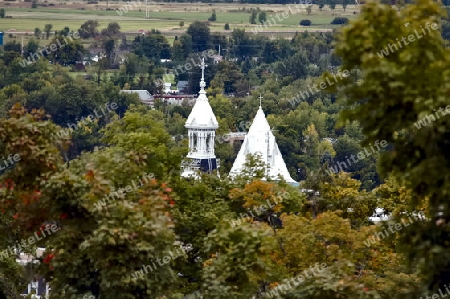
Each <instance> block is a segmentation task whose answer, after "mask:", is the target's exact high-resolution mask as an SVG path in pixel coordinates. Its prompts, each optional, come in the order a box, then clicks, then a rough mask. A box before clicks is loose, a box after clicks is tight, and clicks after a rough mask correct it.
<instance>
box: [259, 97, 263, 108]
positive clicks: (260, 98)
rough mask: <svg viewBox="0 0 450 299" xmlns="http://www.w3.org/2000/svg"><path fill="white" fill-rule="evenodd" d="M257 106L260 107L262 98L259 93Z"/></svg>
mask: <svg viewBox="0 0 450 299" xmlns="http://www.w3.org/2000/svg"><path fill="white" fill-rule="evenodd" d="M258 99H259V108H261V100H262V99H263V97H262V96H261V94H259V98H258Z"/></svg>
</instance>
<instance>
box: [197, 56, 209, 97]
mask: <svg viewBox="0 0 450 299" xmlns="http://www.w3.org/2000/svg"><path fill="white" fill-rule="evenodd" d="M207 66H208V65H206V64H205V58H204V57H203V58H202V63H201V64H200V65H199V67H200V68H201V69H202V79H201V80H200V93H205V87H206V83H205V68H206V67H207Z"/></svg>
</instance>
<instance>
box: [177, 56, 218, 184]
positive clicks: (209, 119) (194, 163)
mask: <svg viewBox="0 0 450 299" xmlns="http://www.w3.org/2000/svg"><path fill="white" fill-rule="evenodd" d="M205 67H207V65H206V64H205V59H204V58H203V59H202V63H201V64H200V68H201V70H202V78H201V80H200V92H199V96H198V98H197V100H196V101H195V105H194V107H193V108H192V111H191V114H189V117H188V119H187V121H186V124H185V125H184V126H185V127H186V128H187V129H188V137H189V152H188V154H187V156H186V158H187V159H186V161H184V163H183V165H182V169H183V172H182V174H181V176H183V177H187V176H196V172H197V171H198V170H201V171H205V172H212V171H213V170H215V169H217V168H219V163H218V162H219V161H218V159H216V155H215V154H214V138H215V136H216V130H217V128H219V123H218V122H217V119H216V116H215V115H214V113H213V111H212V108H211V106H210V105H209V101H208V98H207V97H206V91H205V87H206V84H205Z"/></svg>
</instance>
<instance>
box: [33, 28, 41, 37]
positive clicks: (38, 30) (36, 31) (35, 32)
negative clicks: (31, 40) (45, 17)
mask: <svg viewBox="0 0 450 299" xmlns="http://www.w3.org/2000/svg"><path fill="white" fill-rule="evenodd" d="M41 35H42V31H41V29H39V28H37V27H36V28H34V36H35V37H36V38H41Z"/></svg>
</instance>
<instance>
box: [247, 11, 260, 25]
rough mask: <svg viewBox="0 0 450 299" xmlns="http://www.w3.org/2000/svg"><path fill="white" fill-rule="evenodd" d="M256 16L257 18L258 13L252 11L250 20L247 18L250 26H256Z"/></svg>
mask: <svg viewBox="0 0 450 299" xmlns="http://www.w3.org/2000/svg"><path fill="white" fill-rule="evenodd" d="M257 16H258V13H257V12H256V10H252V12H251V14H250V18H249V22H250V24H256V17H257Z"/></svg>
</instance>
